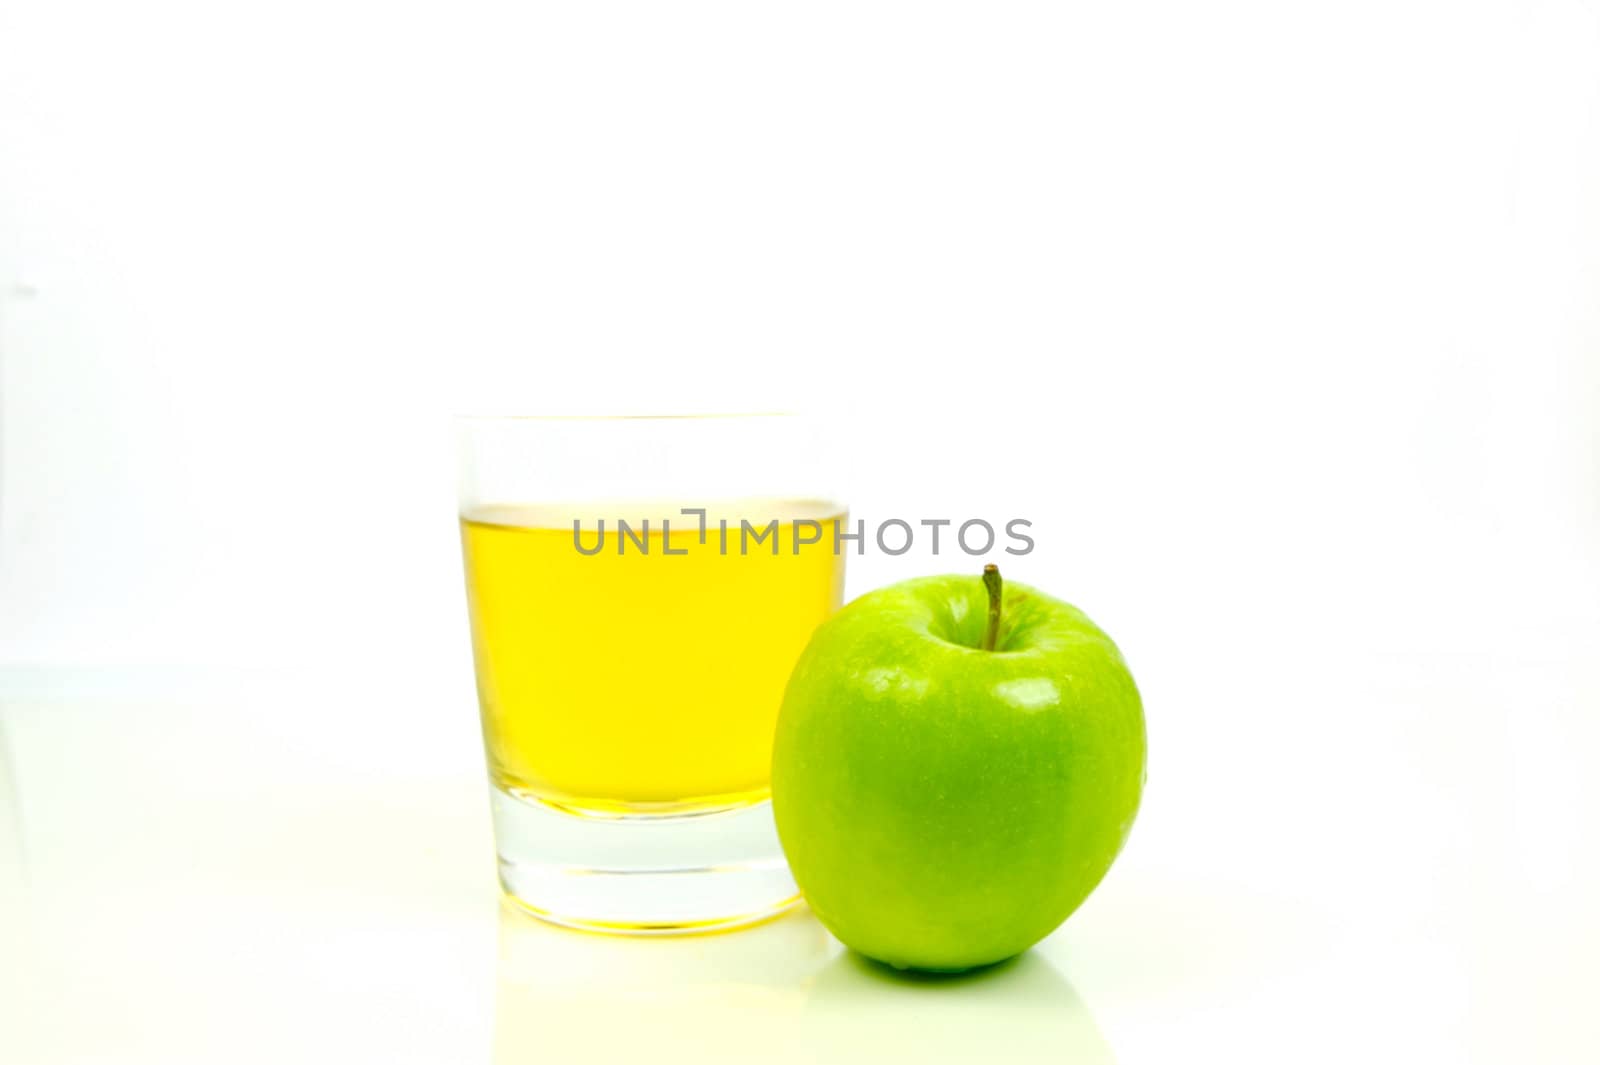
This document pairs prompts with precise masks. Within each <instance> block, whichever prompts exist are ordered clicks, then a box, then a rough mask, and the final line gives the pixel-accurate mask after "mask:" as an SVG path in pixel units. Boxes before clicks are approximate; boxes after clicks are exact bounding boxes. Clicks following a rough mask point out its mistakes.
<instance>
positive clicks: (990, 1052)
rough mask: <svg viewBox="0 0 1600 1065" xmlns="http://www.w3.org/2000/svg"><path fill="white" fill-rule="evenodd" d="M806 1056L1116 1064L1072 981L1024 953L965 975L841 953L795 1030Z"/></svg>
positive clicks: (822, 976) (818, 982)
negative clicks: (907, 967)
mask: <svg viewBox="0 0 1600 1065" xmlns="http://www.w3.org/2000/svg"><path fill="white" fill-rule="evenodd" d="M798 1037H799V1044H800V1045H799V1048H798V1049H799V1050H800V1051H801V1056H802V1057H803V1058H805V1059H807V1060H816V1061H827V1062H830V1063H832V1062H839V1063H850V1062H858V1061H859V1062H868V1061H872V1062H878V1061H884V1060H916V1061H922V1062H941V1061H950V1062H957V1061H960V1062H972V1061H989V1060H996V1059H1000V1060H1004V1061H1006V1062H1008V1063H1013V1062H1015V1063H1023V1065H1025V1063H1028V1062H1034V1061H1041V1062H1042V1061H1050V1062H1073V1063H1075V1065H1114V1063H1115V1061H1116V1058H1115V1055H1114V1054H1113V1053H1112V1051H1111V1047H1110V1045H1109V1044H1108V1043H1107V1042H1106V1040H1105V1038H1104V1037H1103V1036H1102V1035H1101V1034H1100V1030H1099V1028H1098V1027H1097V1026H1096V1025H1095V1022H1094V1017H1093V1016H1092V1015H1091V1014H1090V1012H1089V1010H1088V1007H1086V1006H1085V1005H1084V1004H1083V1001H1082V1000H1081V999H1080V998H1079V997H1078V995H1077V993H1076V992H1075V991H1074V990H1073V988H1072V985H1071V984H1070V983H1068V981H1067V979H1066V978H1065V977H1064V976H1062V975H1061V974H1060V973H1059V972H1058V971H1057V970H1056V969H1055V967H1054V966H1052V965H1051V964H1050V962H1049V961H1047V960H1046V959H1045V958H1044V957H1042V956H1041V955H1039V954H1037V953H1035V952H1031V951H1030V952H1027V953H1024V954H1022V955H1020V956H1018V957H1015V958H1012V959H1009V960H1007V961H1003V962H1000V963H998V964H996V965H991V966H987V967H985V968H982V969H975V970H971V971H969V972H965V973H923V972H907V971H901V970H897V969H894V968H891V967H889V966H887V965H883V964H880V963H878V962H875V961H872V960H870V959H868V958H865V957H863V956H862V955H860V954H857V953H855V952H854V951H849V950H847V951H844V952H842V953H841V954H839V955H838V956H837V957H836V958H834V960H833V961H832V962H830V963H829V964H828V965H827V966H826V967H825V968H824V969H823V970H822V971H821V972H820V973H819V974H818V975H817V977H816V979H815V980H814V981H813V983H812V985H811V988H810V994H809V995H808V997H807V1000H806V1005H805V1008H804V1010H803V1011H802V1014H801V1022H800V1024H799V1026H798Z"/></svg>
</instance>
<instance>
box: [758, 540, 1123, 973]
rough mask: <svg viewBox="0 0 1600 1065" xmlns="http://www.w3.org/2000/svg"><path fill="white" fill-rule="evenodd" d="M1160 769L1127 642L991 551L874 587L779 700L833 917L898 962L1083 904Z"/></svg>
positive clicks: (779, 802)
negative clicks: (956, 567)
mask: <svg viewBox="0 0 1600 1065" xmlns="http://www.w3.org/2000/svg"><path fill="white" fill-rule="evenodd" d="M1144 775H1145V729H1144V711H1143V707H1142V705H1141V703H1140V701H1139V691H1138V689H1137V688H1136V687H1135V686H1134V683H1133V677H1132V675H1131V674H1129V672H1128V667H1127V665H1126V664H1125V663H1124V662H1123V660H1122V655H1121V653H1120V652H1119V651H1118V650H1117V647H1116V645H1115V644H1113V643H1112V642H1111V639H1110V637H1108V636H1107V635H1106V634H1105V633H1103V632H1101V631H1100V629H1098V628H1097V627H1096V626H1095V624H1094V623H1093V622H1092V621H1090V620H1089V619H1088V618H1087V617H1086V616H1085V615H1084V614H1083V612H1082V611H1080V610H1078V609H1077V608H1076V607H1073V606H1070V605H1068V604H1067V603H1063V602H1061V601H1060V600H1057V599H1052V598H1051V597H1049V596H1047V595H1044V594H1042V593H1040V592H1037V591H1035V590H1034V589H1032V588H1029V587H1027V586H1026V585H1021V584H1014V583H1013V584H1008V585H1007V586H1005V587H1004V588H1003V589H1002V586H1001V582H1000V575H999V572H998V571H997V570H996V569H995V568H994V567H993V566H989V567H986V569H985V572H984V576H983V578H982V579H979V578H975V577H957V576H951V577H924V578H920V579H917V580H910V581H905V582H903V583H901V584H896V585H893V586H891V587H888V588H882V589H879V590H877V591H874V592H870V593H868V594H867V595H864V596H862V597H861V598H859V599H857V600H855V601H854V602H852V603H850V604H849V605H848V606H846V607H845V608H844V609H843V610H841V611H840V612H839V613H837V614H835V615H834V616H833V617H832V618H830V619H829V620H828V621H826V622H824V623H823V624H822V625H821V626H820V627H819V628H818V629H817V631H816V632H815V634H813V636H812V638H811V642H810V644H809V645H808V646H807V647H806V649H805V651H804V653H802V655H801V656H800V661H799V662H798V663H797V664H796V666H795V669H794V673H793V675H792V676H791V677H790V679H789V686H788V689H787V690H786V692H785V694H784V699H783V710H782V712H781V713H780V715H779V717H778V730H777V737H776V740H775V745H774V748H773V755H772V804H773V812H774V814H775V816H776V818H777V822H778V834H779V837H780V838H781V839H782V842H783V849H784V853H785V854H786V855H787V856H788V858H789V866H790V868H791V869H792V870H793V871H794V877H795V881H796V882H797V883H798V884H799V885H800V890H801V891H802V892H803V893H804V894H805V897H806V900H807V902H809V903H810V905H811V909H812V911H813V912H814V913H815V914H816V915H817V918H818V919H819V920H820V921H821V922H822V923H823V924H824V925H825V926H826V927H827V928H828V930H829V931H831V932H833V934H834V935H836V936H838V937H839V938H840V939H841V940H843V941H844V943H845V944H846V945H848V946H850V947H852V948H854V949H855V950H857V951H860V952H861V953H862V954H865V955H867V956H868V957H872V958H876V959H878V960H879V961H883V962H887V963H889V964H890V965H894V966H896V967H898V968H912V969H931V970H940V971H956V970H962V969H969V968H972V967H974V966H978V965H987V964H990V963H992V962H997V961H1000V960H1002V959H1004V958H1009V957H1011V956H1012V955H1014V954H1018V953H1021V952H1022V951H1024V950H1027V949H1028V948H1029V947H1030V946H1032V945H1033V944H1035V943H1037V942H1038V941H1039V940H1040V939H1043V938H1044V937H1045V936H1046V935H1048V934H1049V933H1050V932H1051V931H1052V930H1054V929H1055V928H1056V927H1057V926H1058V925H1060V924H1061V922H1062V921H1064V920H1066V919H1067V917H1068V916H1069V915H1070V914H1071V913H1072V911H1073V910H1075V909H1077V908H1078V906H1079V904H1080V903H1082V902H1083V900H1084V899H1085V898H1087V897H1088V895H1089V892H1091V891H1093V890H1094V888H1095V885H1097V884H1098V883H1099V882H1100V879H1101V878H1102V877H1103V876H1105V874H1106V870H1108V869H1110V868H1111V862H1112V860H1113V859H1114V858H1115V857H1116V856H1117V852H1118V851H1119V850H1121V848H1122V843H1123V841H1124V840H1125V839H1126V838H1127V836H1128V830H1129V828H1131V827H1132V825H1133V819H1134V815H1135V814H1136V813H1137V812H1138V809H1139V796H1140V793H1141V792H1142V791H1143V788H1144Z"/></svg>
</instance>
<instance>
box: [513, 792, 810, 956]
mask: <svg viewBox="0 0 1600 1065" xmlns="http://www.w3.org/2000/svg"><path fill="white" fill-rule="evenodd" d="M490 802H491V804H492V807H493V812H494V831H495V844H496V848H497V849H498V850H499V852H500V883H501V886H503V887H504V888H505V890H506V894H507V895H508V896H509V897H510V899H511V901H512V902H514V903H516V904H517V905H518V906H520V907H521V908H522V909H524V910H527V911H528V912H529V913H531V914H533V915H534V916H535V917H539V918H542V919H543V920H546V921H550V922H552V923H554V924H560V925H566V926H567V927H569V928H579V929H583V930H585V931H590V932H610V933H614V934H621V935H685V934H692V933H696V932H716V931H723V930H725V929H729V928H737V927H740V926H741V925H747V924H754V923H755V922H757V921H763V920H766V919H767V918H769V917H772V916H775V915H776V914H779V913H781V912H783V911H784V910H786V909H788V908H789V907H790V906H793V905H794V904H795V903H796V902H798V901H799V899H800V892H799V889H798V888H796V887H795V884H794V879H793V878H792V877H791V876H790V875H789V866H788V864H787V863H786V862H784V860H783V851H782V849H781V848H780V847H779V845H778V832H777V828H776V826H775V825H774V824H773V821H772V803H771V802H770V801H761V802H755V803H749V804H745V805H741V806H734V807H720V808H717V809H713V810H708V811H703V812H693V813H675V814H640V815H620V816H613V815H589V814H584V813H581V812H577V811H574V810H572V809H570V808H568V807H564V806H559V805H556V804H553V803H546V802H542V801H540V800H539V799H536V798H532V797H527V796H521V795H515V794H513V793H511V792H508V791H505V790H502V789H500V788H493V789H492V790H491V792H490Z"/></svg>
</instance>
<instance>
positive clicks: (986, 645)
mask: <svg viewBox="0 0 1600 1065" xmlns="http://www.w3.org/2000/svg"><path fill="white" fill-rule="evenodd" d="M983 586H984V587H985V588H987V589H988V590H989V624H988V626H987V627H986V628H984V630H983V649H984V650H985V651H993V650H994V644H995V641H996V640H997V639H999V638H1000V567H999V566H996V565H995V564H994V563H993V562H991V563H989V564H988V565H987V566H985V567H983Z"/></svg>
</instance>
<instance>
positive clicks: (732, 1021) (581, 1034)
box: [494, 904, 1114, 1065]
mask: <svg viewBox="0 0 1600 1065" xmlns="http://www.w3.org/2000/svg"><path fill="white" fill-rule="evenodd" d="M997 1055H1001V1056H1003V1057H1004V1060H1006V1061H1007V1062H1024V1063H1025V1062H1032V1061H1052V1062H1073V1063H1081V1065H1106V1063H1111V1062H1113V1061H1114V1059H1113V1057H1112V1054H1111V1051H1110V1049H1109V1047H1108V1046H1107V1045H1106V1043H1105V1041H1104V1039H1102V1038H1101V1036H1100V1033H1099V1031H1098V1030H1097V1029H1096V1027H1095V1024H1094V1020H1093V1018H1091V1017H1090V1015H1089V1012H1088V1010H1087V1009H1085V1008H1084V1006H1083V1004H1082V1003H1081V1002H1080V1001H1079V1000H1078V998H1077V996H1076V995H1075V994H1074V993H1073V990H1072V987H1071V985H1069V984H1068V983H1067V982H1066V980H1065V979H1064V978H1063V977H1062V976H1061V975H1060V974H1059V973H1058V972H1056V970H1055V969H1054V968H1053V967H1052V966H1051V965H1050V964H1049V962H1047V961H1046V960H1045V959H1043V958H1042V957H1039V956H1037V955H1033V954H1029V955H1024V956H1023V957H1021V958H1018V959H1016V960H1014V961H1011V962H1007V963H1004V964H1002V965H997V966H994V967H993V968H991V969H987V970H983V971H980V972H976V973H971V974H967V975H963V976H931V975H917V974H904V973H896V972H895V971H894V970H891V969H888V968H885V967H883V966H880V965H878V964H876V963H875V962H870V961H867V960H866V959H864V958H861V957H859V956H857V955H855V954H852V953H850V952H849V951H846V950H844V949H843V948H842V947H841V946H840V945H839V944H838V943H837V942H836V941H835V940H833V938H832V937H830V936H829V935H828V934H827V933H826V932H825V931H824V930H823V928H822V926H821V925H820V924H818V923H817V921H816V920H815V919H814V918H813V917H812V916H811V915H810V914H809V913H808V912H806V911H804V910H801V911H799V912H797V913H791V914H789V915H787V916H785V917H782V918H780V919H778V920H776V921H772V922H770V923H768V924H765V925H761V926H759V927H756V928H750V929H745V930H743V931H738V932H729V933H724V934H721V935H713V936H697V937H688V938H672V939H629V938H621V937H610V936H597V935H589V934H585V933H579V932H569V931H566V930H564V929H559V928H553V927H550V926H548V925H545V924H543V923H541V922H539V921H537V920H535V919H533V918H531V917H529V916H527V915H526V914H524V913H522V912H521V911H519V910H517V909H516V908H515V907H513V906H510V905H509V904H502V906H501V911H500V954H499V965H498V980H497V988H496V995H495V1038H494V1065H532V1063H534V1062H540V1063H543V1062H553V1061H560V1062H582V1061H596V1062H609V1061H628V1060H655V1061H694V1062H724V1061H726V1062H751V1061H777V1062H812V1061H819V1062H829V1063H834V1062H838V1063H842V1065H848V1063H851V1062H857V1061H859V1062H868V1061H870V1062H874V1063H877V1062H881V1061H883V1060H885V1059H886V1058H887V1059H889V1060H894V1059H897V1058H901V1057H906V1058H911V1059H916V1060H922V1061H963V1062H970V1061H985V1060H993V1059H994V1058H995V1057H996V1056H997Z"/></svg>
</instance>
